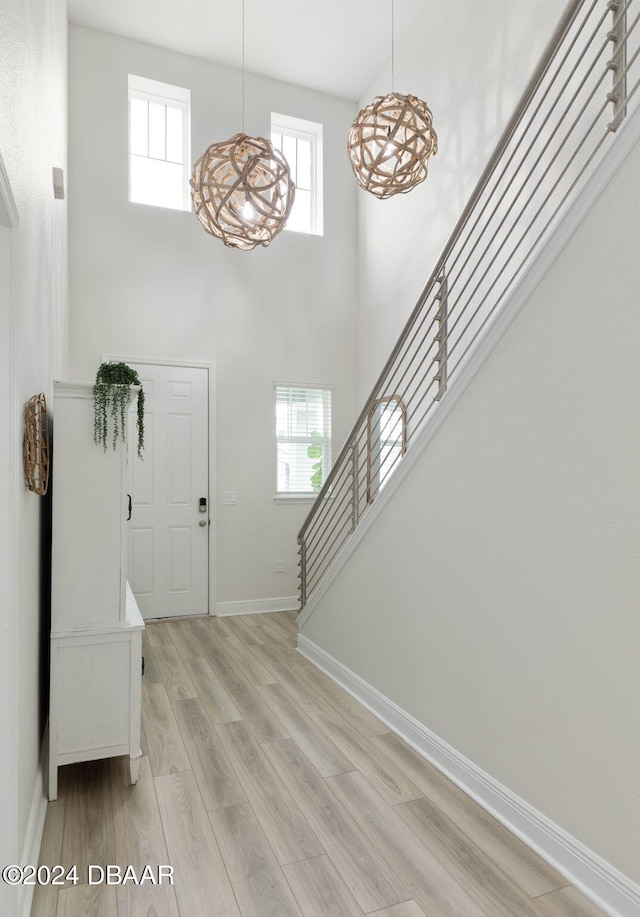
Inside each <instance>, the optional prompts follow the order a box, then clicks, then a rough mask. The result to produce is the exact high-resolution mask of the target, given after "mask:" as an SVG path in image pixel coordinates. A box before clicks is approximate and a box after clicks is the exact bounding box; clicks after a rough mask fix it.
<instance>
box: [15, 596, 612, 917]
mask: <svg viewBox="0 0 640 917" xmlns="http://www.w3.org/2000/svg"><path fill="white" fill-rule="evenodd" d="M295 644H296V625H295V614H294V613H290V612H277V613H273V614H269V615H253V616H248V615H247V616H241V617H230V618H224V619H220V618H206V619H203V618H198V619H195V618H193V619H182V620H174V621H169V622H161V623H154V624H149V625H147V629H146V633H145V635H144V641H143V652H144V654H145V662H146V667H145V676H144V679H143V712H142V717H143V734H144V742H143V752H144V757H143V759H142V763H141V767H140V777H139V781H138V784H137V785H136V786H135V787H132V786H131V785H130V784H129V767H128V760H127V759H126V758H115V759H111V760H109V761H96V762H91V763H88V764H75V765H70V766H68V767H65V768H62V769H61V774H60V797H59V799H58V800H57V802H56V803H55V804H51V805H50V806H49V809H48V812H47V819H46V823H45V831H44V836H43V841H42V850H41V854H40V863H41V864H45V865H49V866H53V865H56V864H58V863H60V864H61V865H63V866H65V867H66V868H70V867H71V866H73V865H74V864H76V865H77V866H78V872H79V875H80V883H79V884H77V885H75V886H73V885H67V886H66V887H62V888H51V887H48V888H47V887H41V888H38V889H36V894H35V896H34V900H33V907H32V911H31V917H102V915H104V917H364V915H367V914H375V915H376V917H602V915H603V912H602V911H600V910H599V909H598V908H597V907H595V906H594V905H593V904H591V902H589V901H588V900H587V899H586V898H585V897H584V896H583V895H582V894H581V893H580V892H579V891H578V890H577V889H575V888H573V887H572V886H570V885H569V884H568V883H567V881H566V880H565V879H564V878H563V877H562V876H561V875H559V874H558V873H557V872H556V871H555V870H554V869H552V868H551V867H550V866H548V865H547V864H546V863H545V862H544V861H543V860H541V859H540V858H539V857H538V856H537V855H536V854H534V853H533V852H532V851H530V850H529V849H528V848H527V847H526V846H525V845H524V844H523V843H522V842H521V841H519V840H518V839H517V838H516V837H514V836H513V835H512V834H510V833H509V832H508V831H507V830H506V829H505V828H504V827H503V826H502V825H500V824H499V823H498V822H497V821H495V819H493V818H492V817H491V816H490V815H488V814H487V813H486V812H485V811H484V810H483V809H482V808H480V806H478V805H477V803H475V802H474V801H473V800H471V799H470V798H469V797H468V796H466V795H465V794H464V793H463V792H462V791H461V790H460V789H458V788H457V787H456V786H454V785H453V784H451V783H450V782H449V781H448V780H447V779H446V778H445V777H443V776H442V774H440V773H439V772H438V771H437V770H435V768H433V767H432V766H431V765H430V764H429V763H428V762H426V761H424V760H423V759H422V758H421V757H420V756H419V755H418V754H417V753H416V752H414V751H413V750H412V749H411V748H409V747H408V746H407V745H406V744H405V743H404V742H403V741H402V740H401V739H400V738H398V737H397V736H395V735H394V734H392V733H391V732H389V730H388V729H387V728H386V727H385V726H384V724H382V723H380V721H379V720H377V719H376V718H375V717H374V716H372V714H371V713H369V712H368V711H367V710H365V709H364V708H363V707H361V706H360V705H359V704H358V703H357V702H356V701H354V700H353V698H351V697H350V696H349V695H347V694H346V693H345V692H343V691H342V690H341V689H340V688H339V687H337V686H336V685H335V684H333V682H331V681H330V680H329V679H328V678H327V677H326V676H325V675H323V674H322V673H321V672H319V671H318V670H317V669H315V667H314V666H312V665H310V663H308V662H307V661H306V660H305V659H303V657H302V656H300V655H299V654H298V653H297V652H296V650H295ZM89 864H95V865H98V866H103V867H104V866H105V865H107V864H115V865H117V866H119V867H120V868H121V870H122V871H123V872H124V869H125V868H126V867H127V866H128V865H131V866H132V867H133V868H134V870H135V871H136V874H137V875H138V876H140V875H141V874H142V870H143V868H144V867H145V866H150V867H151V869H152V870H153V872H154V873H155V875H156V876H157V868H158V866H160V865H167V866H171V867H173V871H174V881H175V884H174V885H170V884H168V883H167V882H166V881H165V882H164V883H163V884H161V885H154V884H151V882H150V881H146V882H145V883H144V884H142V885H136V884H134V883H132V882H128V883H126V884H124V885H111V886H109V885H106V884H103V885H89V884H88V883H87V867H88V865H89Z"/></svg>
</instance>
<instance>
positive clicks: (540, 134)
mask: <svg viewBox="0 0 640 917" xmlns="http://www.w3.org/2000/svg"><path fill="white" fill-rule="evenodd" d="M639 6H640V0H626V2H623V0H609V2H606V0H572V2H570V3H569V5H568V7H567V8H566V10H565V12H564V14H563V16H562V19H561V21H560V22H559V24H558V26H557V28H556V31H555V33H554V34H553V36H552V38H551V40H550V42H549V44H548V46H547V48H546V50H545V52H544V54H543V56H542V59H541V61H540V64H539V65H538V67H537V69H536V71H535V72H534V74H533V76H532V77H531V79H530V81H529V84H528V85H527V87H526V90H525V92H524V94H523V97H522V99H521V101H520V103H519V105H518V107H517V108H516V111H515V112H514V114H513V116H512V118H511V120H510V121H509V123H508V124H507V126H506V128H505V130H504V133H503V135H502V137H501V139H500V141H499V143H498V145H497V147H496V150H495V152H494V153H493V155H492V156H491V158H490V160H489V162H488V164H487V166H486V168H485V170H484V172H483V174H482V176H481V177H480V180H479V181H478V184H477V186H476V188H475V190H474V192H473V194H472V195H471V198H470V200H469V202H468V204H467V206H466V207H465V209H464V211H463V213H462V215H461V216H460V219H459V220H458V222H457V224H456V226H455V228H454V230H453V232H452V234H451V237H450V238H449V241H448V242H447V244H446V246H445V249H444V251H443V253H442V255H441V257H440V259H439V260H438V262H437V264H436V266H435V267H434V269H433V271H432V272H431V276H430V277H429V280H428V282H427V284H426V286H425V288H424V290H423V292H422V294H421V295H420V297H419V299H418V302H417V303H416V306H415V308H414V310H413V312H412V313H411V316H410V318H409V320H408V322H407V324H406V326H405V328H404V330H403V332H402V334H401V336H400V339H399V340H398V342H397V344H396V346H395V347H394V349H393V351H392V353H391V355H390V357H389V359H388V361H387V363H386V364H385V366H384V368H383V370H382V372H381V374H380V376H379V378H378V380H377V382H376V384H375V386H374V388H373V391H372V392H371V395H370V396H369V398H368V400H367V402H366V404H365V405H364V407H363V409H362V411H361V412H360V415H359V417H358V419H357V420H356V422H355V424H354V426H353V428H352V430H351V432H350V434H349V436H348V437H347V440H346V442H345V444H344V446H343V448H342V450H341V452H340V454H339V456H338V458H337V460H336V462H335V464H334V466H333V468H332V470H331V473H330V474H329V476H328V477H327V480H326V482H325V484H324V486H323V488H322V490H321V491H320V493H319V495H318V498H317V500H316V501H315V503H314V505H313V507H312V509H311V511H310V513H309V515H308V516H307V518H306V520H305V522H304V524H303V526H302V528H301V530H300V532H299V535H298V545H299V555H300V608H301V611H303V612H305V609H306V612H305V614H304V615H303V618H301V623H302V621H303V620H304V619H305V617H306V615H308V613H309V611H310V607H311V605H312V603H313V601H314V600H315V599H316V598H317V597H318V595H319V593H320V590H321V588H322V586H323V584H325V583H326V582H327V576H328V574H329V573H330V572H334V573H335V571H336V569H337V566H338V565H339V564H340V562H341V559H344V558H345V557H346V556H347V554H348V552H349V549H350V546H351V545H352V544H353V543H354V535H355V534H356V533H357V532H358V531H359V529H360V527H361V526H362V525H363V522H365V521H366V520H367V519H368V518H369V519H371V518H372V514H373V511H374V507H375V506H376V505H377V504H379V503H380V502H381V501H382V494H383V492H384V490H385V488H386V487H387V486H388V485H390V483H391V482H392V480H393V476H394V473H395V472H396V471H397V470H398V469H399V468H400V467H401V466H402V465H403V464H404V465H405V466H406V465H407V463H408V461H409V459H410V458H411V459H415V456H416V454H417V453H418V452H419V451H420V450H421V449H422V448H423V447H424V445H425V444H426V442H427V441H428V439H429V438H430V431H434V430H435V429H436V428H437V425H438V423H439V422H440V421H439V420H438V418H439V417H440V419H442V418H443V417H444V416H445V414H446V413H447V412H448V411H449V410H450V409H451V406H452V405H453V403H454V402H455V401H456V399H457V398H458V397H459V395H460V394H461V392H462V390H463V389H464V388H465V386H466V384H467V383H468V381H469V378H470V375H471V374H472V372H473V371H474V369H475V368H476V367H477V365H478V364H479V361H480V359H481V358H482V355H483V354H485V353H486V352H487V349H488V346H489V345H488V342H489V341H491V340H492V337H491V336H492V335H493V339H495V336H496V334H497V330H498V329H500V328H501V326H505V325H506V323H507V317H508V316H509V315H510V314H513V311H514V309H515V304H516V303H517V301H518V297H519V298H520V300H522V299H523V297H524V295H525V293H526V292H527V291H530V289H531V288H532V283H533V282H534V281H535V278H536V277H537V278H538V279H539V278H540V276H542V272H541V270H540V266H541V264H543V261H544V259H543V254H544V252H545V246H548V243H549V240H550V239H551V238H552V236H553V234H554V232H557V230H558V227H560V226H561V225H562V223H563V221H566V219H567V214H569V213H570V212H571V208H572V207H573V208H575V206H576V201H578V200H579V196H580V194H581V192H582V191H583V190H584V188H585V187H586V185H587V183H588V181H589V179H590V178H592V176H593V175H594V174H595V173H596V170H597V169H598V167H599V164H601V163H602V162H603V161H604V159H605V157H606V156H607V155H608V153H609V152H610V151H611V149H612V148H613V146H614V143H615V142H616V137H617V135H618V134H621V133H624V132H623V131H622V130H621V127H622V125H623V124H624V123H625V122H628V121H629V120H631V117H630V116H632V115H634V114H635V112H636V109H637V100H638V96H637V89H638V85H639V83H640V62H638V55H639V53H640V41H639V34H640V29H639V28H638V19H639V18H640V17H639V13H638V7H639ZM536 271H537V273H536ZM510 310H511V312H510ZM389 492H390V491H388V492H387V493H389Z"/></svg>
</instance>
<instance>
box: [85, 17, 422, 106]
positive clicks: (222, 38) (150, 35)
mask: <svg viewBox="0 0 640 917" xmlns="http://www.w3.org/2000/svg"><path fill="white" fill-rule="evenodd" d="M391 3H392V0H246V5H245V61H246V69H247V71H249V72H251V73H258V74H261V75H263V76H268V77H272V78H274V79H278V80H284V81H286V82H288V83H296V84H298V85H300V86H305V87H307V88H309V89H316V90H319V91H321V92H328V93H331V94H332V95H337V96H342V97H343V98H347V99H353V100H357V99H359V98H360V96H361V95H362V94H363V93H364V92H365V91H366V89H367V86H368V85H369V83H370V82H371V80H372V79H373V78H374V77H375V75H376V74H377V73H378V71H379V70H380V68H381V67H382V66H384V64H385V63H386V62H387V61H388V59H389V56H390V49H391ZM426 3H427V0H395V34H396V39H397V38H398V36H400V35H402V33H403V32H405V31H406V30H407V28H408V27H409V26H410V24H411V22H412V21H413V20H414V19H415V17H416V16H417V14H418V13H419V12H420V10H422V9H423V8H424V7H425V5H426ZM68 7H69V19H70V20H71V21H72V22H76V23H79V24H80V25H85V26H89V27H90V28H93V29H100V30H102V31H104V32H112V33H113V34H115V35H121V36H124V37H126V38H134V39H137V40H138V41H145V42H148V43H149V44H152V45H159V46H160V47H162V48H169V49H171V50H173V51H180V52H182V53H183V54H190V55H192V56H194V57H201V58H205V59H207V60H212V61H216V62H217V63H220V64H225V65H227V66H230V67H240V66H241V63H242V3H241V0H226V2H223V0H180V2H177V0H108V2H105V0H68Z"/></svg>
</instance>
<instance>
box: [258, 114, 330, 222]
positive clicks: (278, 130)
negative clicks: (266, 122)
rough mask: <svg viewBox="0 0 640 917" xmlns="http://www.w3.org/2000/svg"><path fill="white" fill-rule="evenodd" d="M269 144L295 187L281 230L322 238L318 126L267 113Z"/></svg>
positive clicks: (320, 155) (319, 129) (320, 154)
mask: <svg viewBox="0 0 640 917" xmlns="http://www.w3.org/2000/svg"><path fill="white" fill-rule="evenodd" d="M271 142H272V143H273V145H274V147H275V148H276V149H277V150H280V152H281V153H282V154H283V156H284V158H285V159H286V160H287V162H288V163H289V168H290V169H291V176H292V178H293V181H294V184H295V186H296V196H295V200H294V202H293V208H292V210H291V214H290V216H289V219H288V220H287V223H286V226H285V229H292V230H294V232H306V233H311V234H313V235H318V236H321V235H322V231H323V217H322V124H318V123H317V122H316V121H305V120H304V119H302V118H292V117H291V116H289V115H279V114H276V113H275V112H272V113H271Z"/></svg>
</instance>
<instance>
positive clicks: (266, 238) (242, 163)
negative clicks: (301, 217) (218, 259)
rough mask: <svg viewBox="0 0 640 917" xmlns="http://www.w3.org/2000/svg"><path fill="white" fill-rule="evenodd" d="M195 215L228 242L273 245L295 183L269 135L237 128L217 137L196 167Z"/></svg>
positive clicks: (244, 245)
mask: <svg viewBox="0 0 640 917" xmlns="http://www.w3.org/2000/svg"><path fill="white" fill-rule="evenodd" d="M190 184H191V197H192V199H193V206H194V208H195V211H196V216H197V217H198V219H199V220H200V222H201V223H202V225H203V226H204V228H205V229H206V230H207V232H210V233H211V234H212V235H214V236H217V237H218V238H219V239H222V241H223V242H224V244H225V245H228V246H230V247H232V248H239V249H241V250H242V251H250V250H251V249H252V248H255V247H256V245H265V246H266V245H268V244H269V243H270V242H271V241H272V240H273V239H274V238H275V237H276V236H277V235H278V233H279V232H280V231H281V230H282V229H283V228H284V225H285V223H286V221H287V218H288V217H289V214H290V213H291V207H292V206H293V200H294V195H295V185H294V183H293V181H292V179H291V173H290V171H289V166H288V164H287V161H286V159H285V158H284V156H283V155H282V153H280V152H279V151H278V150H276V149H275V148H274V147H273V145H272V143H271V141H270V140H265V139H264V137H249V136H248V135H247V134H235V135H234V136H233V137H231V138H230V139H229V140H225V141H223V142H222V143H212V144H211V146H210V147H208V149H207V150H205V152H204V153H203V154H202V156H201V157H200V159H198V161H197V162H196V164H195V166H194V167H193V177H192V179H191V182H190Z"/></svg>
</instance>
